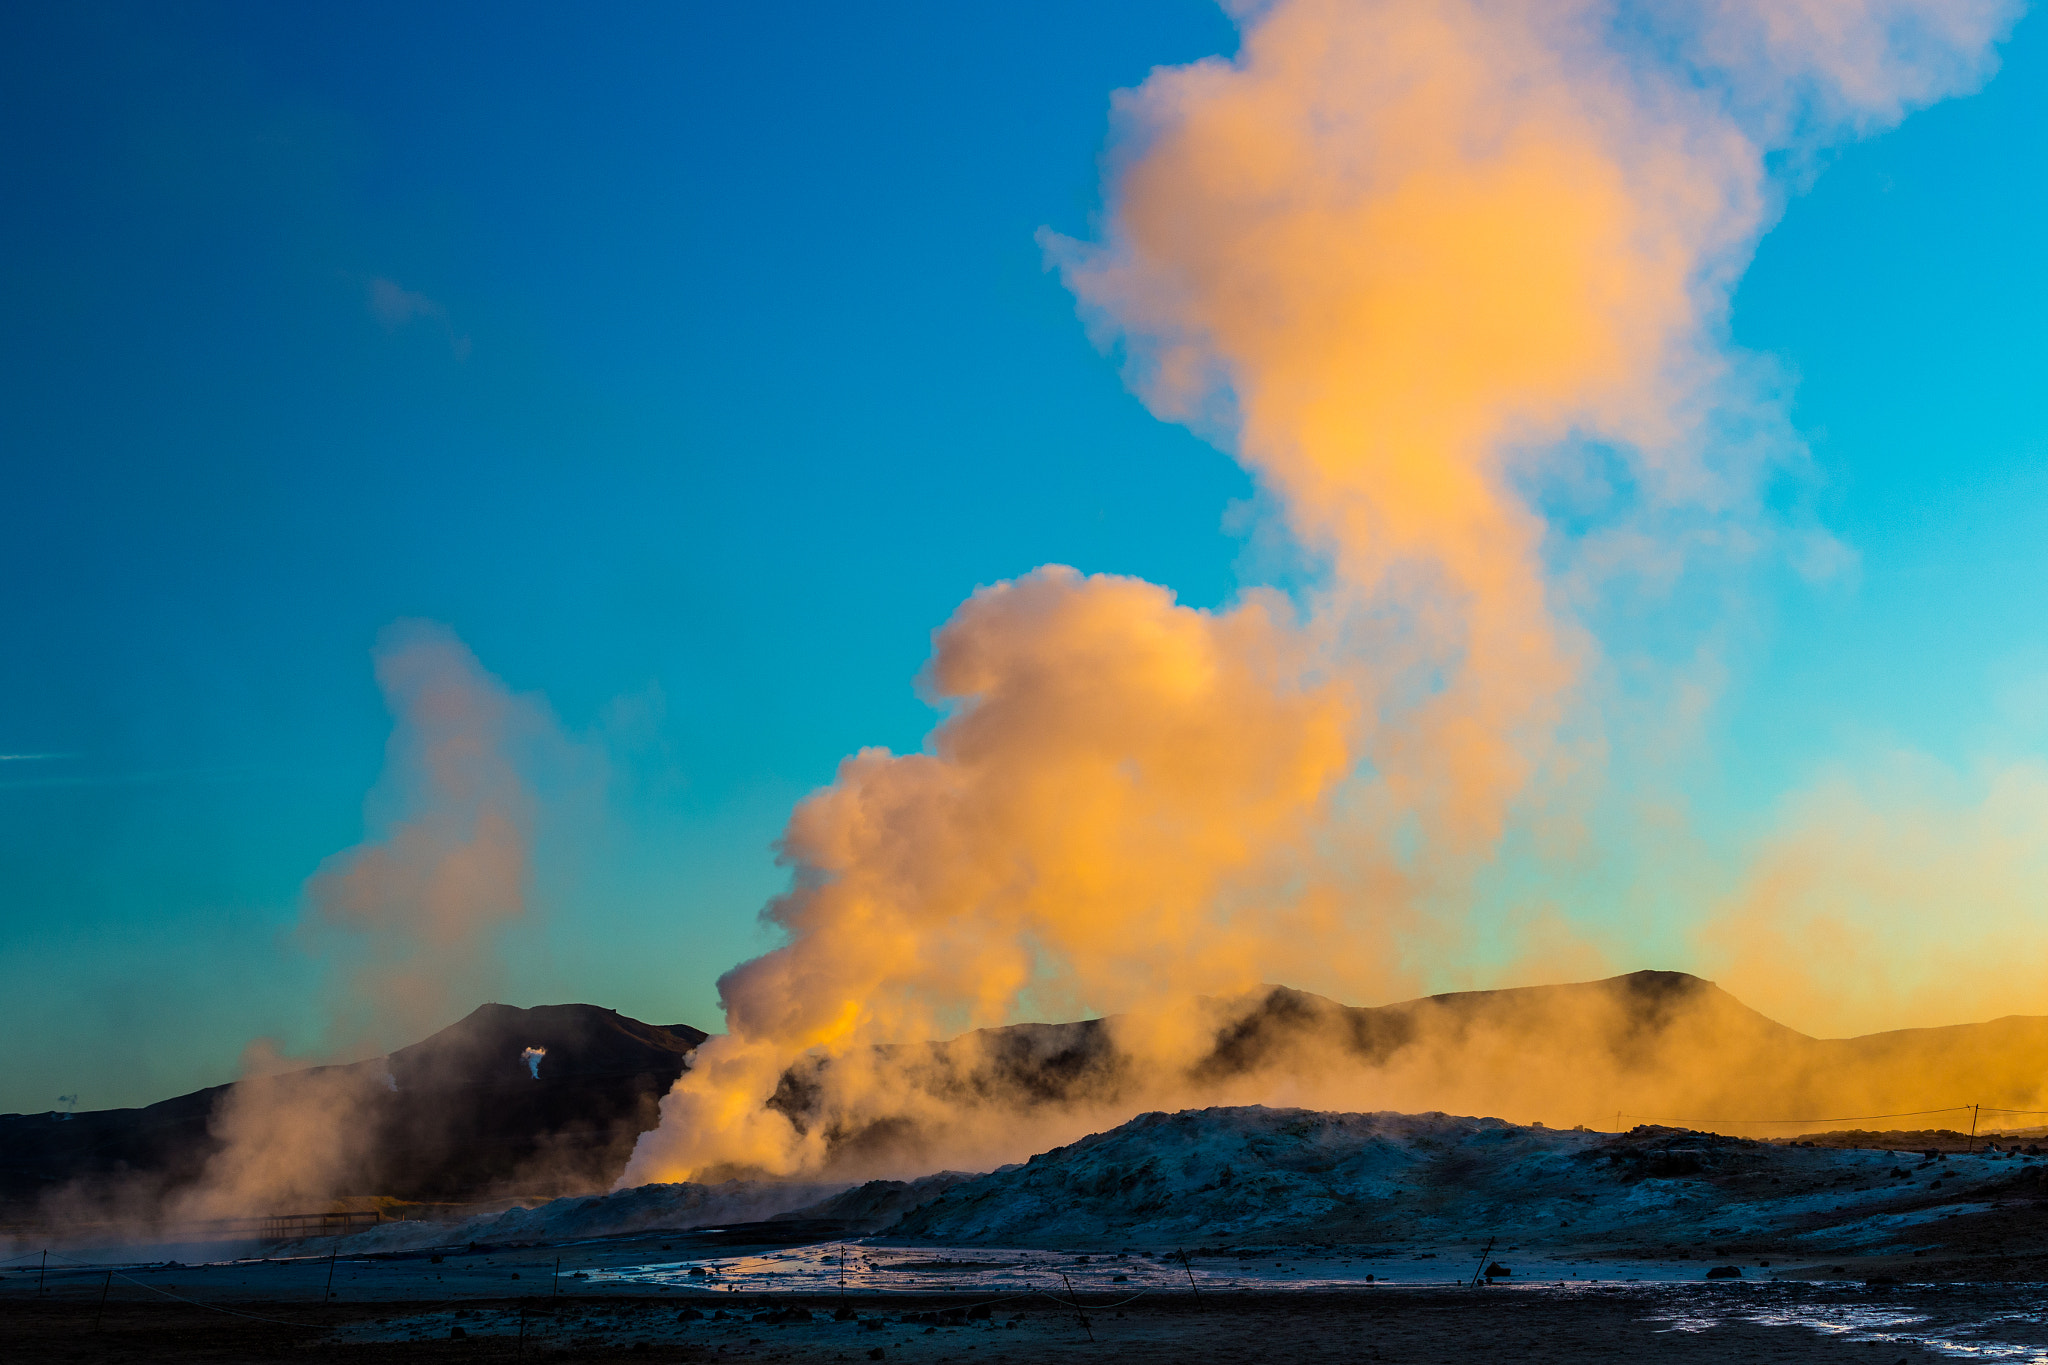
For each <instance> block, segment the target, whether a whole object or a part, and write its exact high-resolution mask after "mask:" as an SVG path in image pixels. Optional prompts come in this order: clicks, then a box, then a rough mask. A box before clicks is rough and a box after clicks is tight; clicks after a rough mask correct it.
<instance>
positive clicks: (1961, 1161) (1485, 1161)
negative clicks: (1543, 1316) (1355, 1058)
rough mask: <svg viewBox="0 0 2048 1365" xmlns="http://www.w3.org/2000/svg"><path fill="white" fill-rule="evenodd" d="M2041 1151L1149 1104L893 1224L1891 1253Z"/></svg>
mask: <svg viewBox="0 0 2048 1365" xmlns="http://www.w3.org/2000/svg"><path fill="white" fill-rule="evenodd" d="M2029 1166H2033V1167H2035V1173H2036V1174H2038V1173H2039V1166H2040V1163H2039V1162H2038V1161H2036V1160H2035V1159H2032V1158H2014V1157H2010V1156H2000V1155H1982V1156H1956V1157H1953V1158H1947V1159H1941V1158H1937V1159H1932V1160H1929V1159H1924V1158H1921V1157H1919V1156H1915V1155H1912V1154H1901V1153H1896V1152H1886V1151H1861V1150H1839V1149H1827V1148H1817V1147H1791V1146H1780V1145H1773V1144H1767V1143H1761V1142H1752V1141H1746V1140H1743V1139H1739V1138H1726V1137H1719V1136H1715V1135H1712V1134H1705V1133H1691V1132H1684V1131H1679V1130H1673V1129H1650V1128H1639V1129H1636V1130H1635V1131H1633V1132H1631V1133H1625V1134H1608V1133H1594V1132H1585V1131H1578V1130H1572V1131H1560V1130H1556V1129H1549V1128H1541V1127H1523V1126H1519V1125H1516V1124H1509V1123H1503V1122H1501V1121H1500V1120H1498V1119H1483V1118H1458V1117H1453V1116H1449V1115H1444V1114H1389V1113H1382V1114H1336V1113H1324V1112H1319V1111H1313V1110H1299V1109H1267V1108H1260V1107H1248V1108H1236V1109H1203V1110H1184V1111H1182V1112H1180V1113H1177V1114H1146V1115H1142V1116H1140V1117H1138V1118H1136V1119H1133V1120H1132V1121H1131V1122H1129V1123H1127V1124H1124V1125H1122V1126H1121V1127H1118V1128H1115V1129H1112V1130H1110V1131H1109V1132H1106V1133H1098V1134H1095V1135H1094V1136H1092V1137H1088V1138H1084V1139H1082V1140H1081V1141H1079V1142H1076V1143H1073V1144H1071V1145H1070V1146H1067V1147H1062V1148H1058V1149H1056V1150H1054V1151H1051V1152H1047V1153H1044V1154H1042V1155H1040V1156H1036V1157H1033V1158H1032V1159H1031V1160H1030V1161H1029V1162H1027V1163H1025V1164H1024V1165H1022V1166H1019V1167H1014V1168H1012V1169H1010V1170H1007V1171H1000V1172H996V1173H993V1174H990V1175H987V1176H983V1177H981V1178H980V1179H978V1180H972V1181H967V1182H964V1183H962V1184H958V1185H955V1186H953V1187H952V1188H950V1189H948V1190H946V1191H945V1192H944V1193H942V1194H940V1195H938V1196H937V1197H936V1198H934V1199H932V1200H930V1201H927V1202H926V1203H924V1204H923V1205H921V1206H920V1207H918V1208H917V1209H915V1210H914V1211H912V1212H911V1213H910V1214H909V1215H907V1216H906V1217H905V1218H904V1219H903V1220H902V1221H901V1222H899V1223H898V1224H896V1225H895V1226H894V1227H892V1228H891V1229H889V1235H890V1236H891V1237H892V1238H899V1239H904V1240H915V1241H924V1242H933V1243H945V1244H948V1245H977V1244H979V1245H1015V1246H1040V1247H1045V1246H1082V1247H1088V1246H1105V1245H1111V1246H1113V1245H1116V1244H1119V1243H1129V1244H1131V1245H1137V1246H1147V1247H1157V1246H1161V1245H1165V1246H1191V1245H1200V1244H1205V1243H1213V1242H1221V1243H1226V1244H1230V1245H1240V1244H1244V1243H1247V1242H1253V1241H1261V1240H1263V1241H1274V1242H1289V1243H1317V1244H1328V1245H1359V1244H1373V1243H1386V1244H1389V1245H1394V1246H1400V1245H1407V1244H1416V1243H1421V1244H1426V1245H1436V1244H1442V1243H1446V1242H1454V1241H1465V1240H1470V1239H1473V1238H1481V1239H1483V1238H1485V1237H1489V1236H1492V1237H1497V1238H1498V1239H1499V1240H1500V1242H1501V1243H1502V1244H1503V1245H1505V1244H1508V1243H1516V1244H1521V1245H1543V1246H1549V1247H1560V1248H1568V1247H1586V1248H1595V1247H1597V1248H1600V1249H1601V1250H1602V1252H1603V1253H1604V1254H1607V1255H1609V1256H1612V1255H1615V1254H1617V1253H1625V1252H1626V1251H1627V1250H1628V1249H1629V1248H1638V1249H1640V1250H1641V1251H1643V1252H1645V1253H1648V1255H1646V1256H1644V1257H1643V1258H1642V1259H1656V1256H1657V1253H1658V1252H1660V1251H1662V1250H1663V1249H1666V1248H1674V1247H1676V1248H1686V1249H1690V1248H1694V1247H1698V1246H1701V1245H1703V1244H1704V1245H1705V1246H1707V1247H1709V1248H1710V1247H1711V1246H1713V1245H1715V1244H1721V1245H1751V1246H1754V1245H1760V1244H1769V1243H1777V1244H1782V1245H1783V1246H1785V1247H1786V1249H1787V1250H1794V1249H1797V1248H1801V1247H1806V1248H1812V1249H1814V1250H1816V1251H1818V1250H1819V1249H1821V1248H1827V1249H1840V1250H1846V1249H1850V1248H1852V1247H1853V1248H1856V1249H1859V1250H1864V1251H1877V1250H1887V1251H1906V1252H1910V1251H1911V1250H1913V1249H1914V1248H1915V1247H1917V1246H1921V1245H1931V1244H1934V1243H1935V1242H1937V1241H1938V1240H1939V1239H1938V1238H1937V1237H1935V1236H1933V1235H1931V1234H1932V1229H1931V1228H1930V1226H1929V1225H1930V1224H1931V1223H1933V1222H1936V1221H1939V1220H1943V1219H1947V1218H1950V1217H1955V1216H1960V1215H1963V1214H1967V1213H1969V1212H1972V1211H1978V1210H1981V1209H1983V1208H1985V1207H1988V1204H1987V1203H1986V1202H1985V1200H1986V1199H1989V1198H1993V1197H1996V1194H1997V1193H1998V1192H1999V1191H2000V1190H2001V1189H2002V1188H2003V1187H2005V1186H2008V1185H2010V1184H2011V1183H2012V1182H2013V1180H2014V1177H2015V1176H2017V1175H2019V1174H2020V1173H2021V1172H2022V1171H2024V1170H2025V1169H2026V1168H2027V1167H2029Z"/></svg>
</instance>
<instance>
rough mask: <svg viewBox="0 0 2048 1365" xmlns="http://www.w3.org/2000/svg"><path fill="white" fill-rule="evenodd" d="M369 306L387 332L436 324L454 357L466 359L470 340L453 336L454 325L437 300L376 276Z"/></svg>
mask: <svg viewBox="0 0 2048 1365" xmlns="http://www.w3.org/2000/svg"><path fill="white" fill-rule="evenodd" d="M369 307H370V314H371V316H373V317H375V318H376V319H377V321H379V322H381V323H383V324H384V330H385V331H387V332H396V331H398V330H399V329H400V328H402V327H407V326H410V325H411V324H412V323H415V322H430V323H435V324H438V325H439V327H440V328H441V330H442V331H443V332H445V333H446V334H447V336H448V349H449V350H451V351H453V352H454V353H455V358H456V359H457V360H467V359H469V338H468V337H466V336H457V335H456V333H455V324H454V323H453V322H452V321H450V320H449V317H448V309H447V308H446V307H445V306H444V305H443V304H441V303H440V302H439V301H438V300H436V299H431V298H428V297H427V296H426V295H425V294H420V293H415V292H414V291H413V290H410V289H407V288H405V287H404V286H403V285H401V284H399V283H398V281H396V280H389V279H386V278H384V277H383V276H382V275H379V276H376V277H375V278H373V279H371V281H370V285H369Z"/></svg>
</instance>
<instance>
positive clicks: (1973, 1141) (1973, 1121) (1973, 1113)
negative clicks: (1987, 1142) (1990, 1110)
mask: <svg viewBox="0 0 2048 1365" xmlns="http://www.w3.org/2000/svg"><path fill="white" fill-rule="evenodd" d="M1983 1107H1984V1106H1982V1105H1980V1104H1973V1105H1971V1106H1970V1143H1969V1145H1968V1146H1967V1147H1965V1148H1964V1149H1963V1155H1965V1156H1968V1155H1969V1154H1970V1153H1972V1152H1974V1151H1976V1150H1977V1111H1978V1110H1979V1109H1982V1108H1983Z"/></svg>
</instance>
